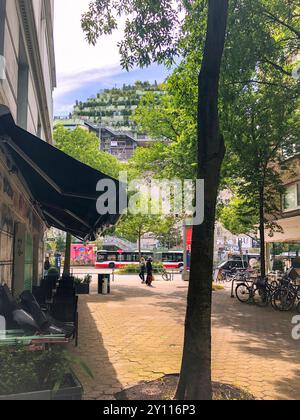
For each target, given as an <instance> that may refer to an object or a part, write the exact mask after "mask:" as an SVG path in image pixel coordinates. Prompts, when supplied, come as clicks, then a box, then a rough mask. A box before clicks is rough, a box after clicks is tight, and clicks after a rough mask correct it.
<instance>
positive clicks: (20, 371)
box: [0, 346, 93, 395]
mask: <svg viewBox="0 0 300 420" xmlns="http://www.w3.org/2000/svg"><path fill="white" fill-rule="evenodd" d="M74 365H77V366H80V368H81V369H83V370H84V372H85V373H86V374H87V375H89V376H90V377H91V378H93V374H92V372H91V371H90V369H89V368H88V366H87V365H86V364H85V363H84V362H83V361H82V360H81V359H79V358H78V357H76V356H73V355H71V354H70V353H68V352H67V351H66V350H62V349H61V348H59V347H50V348H49V349H48V350H46V351H40V352H29V351H28V350H27V349H26V348H24V347H21V346H20V347H16V348H13V349H11V348H5V349H1V350H0V394H1V395H10V394H19V393H26V392H36V391H44V390H49V389H50V390H53V391H54V392H57V391H58V390H59V389H60V388H61V387H63V386H64V385H65V383H64V382H65V380H66V376H67V375H68V374H70V372H71V369H72V366H74Z"/></svg>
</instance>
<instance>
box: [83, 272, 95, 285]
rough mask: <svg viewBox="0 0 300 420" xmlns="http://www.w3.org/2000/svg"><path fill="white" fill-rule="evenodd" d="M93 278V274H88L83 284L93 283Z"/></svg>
mask: <svg viewBox="0 0 300 420" xmlns="http://www.w3.org/2000/svg"><path fill="white" fill-rule="evenodd" d="M92 280H93V276H92V275H91V274H87V275H86V276H85V277H84V279H83V284H91V283H92Z"/></svg>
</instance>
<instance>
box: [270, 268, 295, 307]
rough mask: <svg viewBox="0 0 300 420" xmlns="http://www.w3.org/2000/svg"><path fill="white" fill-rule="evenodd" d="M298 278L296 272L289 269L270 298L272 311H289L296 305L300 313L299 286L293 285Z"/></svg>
mask: <svg viewBox="0 0 300 420" xmlns="http://www.w3.org/2000/svg"><path fill="white" fill-rule="evenodd" d="M298 278H299V276H298V274H297V272H296V270H294V269H293V268H292V269H290V270H289V271H288V272H287V273H286V274H285V276H284V277H283V279H282V280H281V284H280V285H279V286H278V287H277V289H276V291H275V292H274V294H273V297H272V305H273V307H274V309H277V310H279V311H281V312H288V311H291V310H292V309H293V308H294V307H295V304H296V303H297V302H298V304H297V311H298V312H300V285H296V284H295V283H293V282H294V281H296V280H297V279H298Z"/></svg>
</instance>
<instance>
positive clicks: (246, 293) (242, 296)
mask: <svg viewBox="0 0 300 420" xmlns="http://www.w3.org/2000/svg"><path fill="white" fill-rule="evenodd" d="M235 295H236V297H237V299H238V300H239V301H240V302H241V303H248V302H250V299H251V289H250V288H249V287H248V286H247V285H246V284H244V283H242V284H239V285H238V286H237V288H236V289H235Z"/></svg>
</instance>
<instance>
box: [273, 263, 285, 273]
mask: <svg viewBox="0 0 300 420" xmlns="http://www.w3.org/2000/svg"><path fill="white" fill-rule="evenodd" d="M273 271H279V272H281V273H283V272H284V263H283V261H281V260H275V261H274V263H273Z"/></svg>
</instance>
